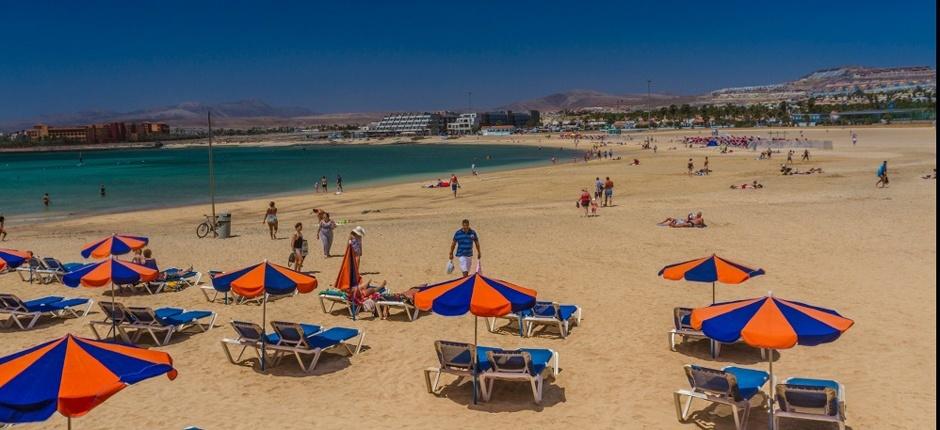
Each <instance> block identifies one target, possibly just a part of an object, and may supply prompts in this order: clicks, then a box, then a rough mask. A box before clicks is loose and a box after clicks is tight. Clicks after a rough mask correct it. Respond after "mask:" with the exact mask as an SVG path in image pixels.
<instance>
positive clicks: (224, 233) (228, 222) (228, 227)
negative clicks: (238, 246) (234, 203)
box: [215, 212, 232, 239]
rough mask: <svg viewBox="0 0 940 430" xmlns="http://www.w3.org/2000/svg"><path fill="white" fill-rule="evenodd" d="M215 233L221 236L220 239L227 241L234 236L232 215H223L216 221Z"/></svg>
mask: <svg viewBox="0 0 940 430" xmlns="http://www.w3.org/2000/svg"><path fill="white" fill-rule="evenodd" d="M215 231H216V232H217V233H218V234H219V236H218V237H219V239H226V238H229V237H231V236H232V214H230V213H227V212H226V213H221V214H219V218H218V220H217V221H216V226H215Z"/></svg>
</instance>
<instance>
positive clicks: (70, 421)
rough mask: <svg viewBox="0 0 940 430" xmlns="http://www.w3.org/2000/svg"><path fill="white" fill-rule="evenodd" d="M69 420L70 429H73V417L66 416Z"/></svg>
mask: <svg viewBox="0 0 940 430" xmlns="http://www.w3.org/2000/svg"><path fill="white" fill-rule="evenodd" d="M65 418H66V419H68V422H69V430H72V417H65Z"/></svg>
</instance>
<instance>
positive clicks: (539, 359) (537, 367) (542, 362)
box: [477, 346, 552, 375]
mask: <svg viewBox="0 0 940 430" xmlns="http://www.w3.org/2000/svg"><path fill="white" fill-rule="evenodd" d="M487 351H514V350H511V349H502V348H493V347H489V346H479V347H477V360H478V364H479V365H478V367H479V370H480V371H481V372H485V371H487V370H489V369H490V368H491V367H492V364H491V363H490V361H489V358H488V357H487V356H486V353H487ZM520 351H525V352H528V353H529V356H530V357H531V358H532V369H530V370H531V371H532V374H533V375H537V374H539V373H542V371H543V370H545V368H546V367H548V362H549V361H550V360H551V359H552V352H551V351H550V350H547V349H541V348H522V349H520Z"/></svg>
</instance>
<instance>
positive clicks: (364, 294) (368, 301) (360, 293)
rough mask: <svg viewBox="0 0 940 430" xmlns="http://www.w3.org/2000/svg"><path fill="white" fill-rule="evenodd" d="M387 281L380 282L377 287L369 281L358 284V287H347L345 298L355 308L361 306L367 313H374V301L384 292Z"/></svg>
mask: <svg viewBox="0 0 940 430" xmlns="http://www.w3.org/2000/svg"><path fill="white" fill-rule="evenodd" d="M387 283H388V282H387V281H382V283H380V284H378V285H373V284H372V280H371V279H367V280H366V281H365V282H360V283H359V285H356V286H352V287H349V290H348V291H346V298H347V299H348V300H349V301H351V302H353V304H355V305H356V306H361V307H362V308H363V309H365V310H367V311H369V312H375V301H376V300H378V299H380V298H381V294H380V293H381V292H382V291H385V285H386V284H387Z"/></svg>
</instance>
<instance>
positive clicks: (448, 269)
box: [444, 260, 454, 275]
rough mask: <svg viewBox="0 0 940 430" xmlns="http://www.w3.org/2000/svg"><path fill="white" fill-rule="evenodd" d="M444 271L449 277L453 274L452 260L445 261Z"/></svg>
mask: <svg viewBox="0 0 940 430" xmlns="http://www.w3.org/2000/svg"><path fill="white" fill-rule="evenodd" d="M444 270H446V271H447V274H448V275H450V274H451V273H454V261H453V260H447V266H446V268H445V269H444Z"/></svg>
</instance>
